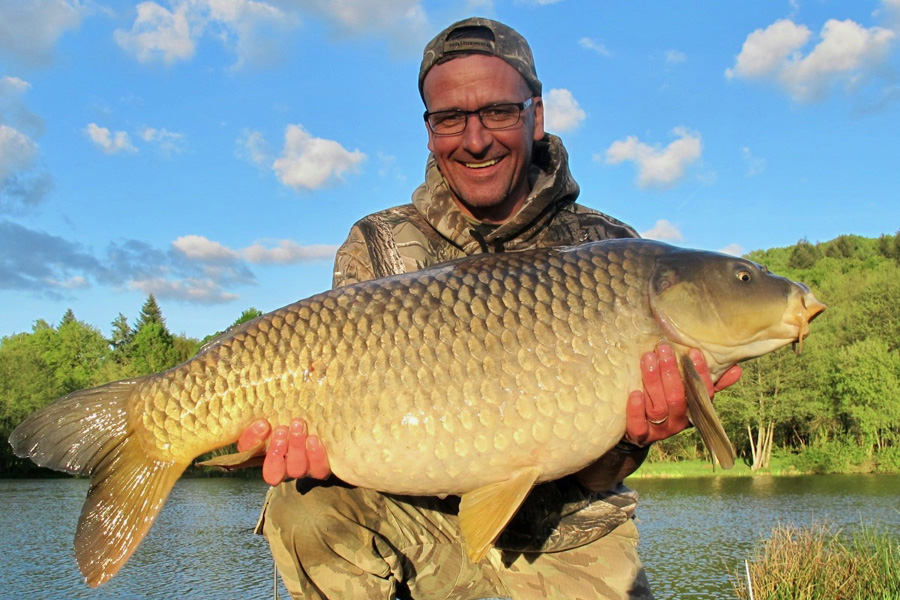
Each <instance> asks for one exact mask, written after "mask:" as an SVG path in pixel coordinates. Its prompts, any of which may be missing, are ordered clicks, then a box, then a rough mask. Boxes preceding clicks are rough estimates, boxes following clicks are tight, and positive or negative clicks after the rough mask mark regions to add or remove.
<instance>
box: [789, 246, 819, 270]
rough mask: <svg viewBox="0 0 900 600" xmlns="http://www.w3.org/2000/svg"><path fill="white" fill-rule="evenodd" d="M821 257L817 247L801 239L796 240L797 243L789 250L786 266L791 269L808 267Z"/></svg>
mask: <svg viewBox="0 0 900 600" xmlns="http://www.w3.org/2000/svg"><path fill="white" fill-rule="evenodd" d="M821 257H822V253H821V252H820V251H819V249H818V248H817V247H816V246H813V245H812V244H810V243H809V242H808V241H806V240H805V239H803V240H800V241H799V242H797V245H796V246H794V249H793V250H791V255H790V258H788V263H787V266H788V267H789V268H791V269H808V268H810V267H811V266H813V265H814V264H816V261H817V260H819V259H820V258H821Z"/></svg>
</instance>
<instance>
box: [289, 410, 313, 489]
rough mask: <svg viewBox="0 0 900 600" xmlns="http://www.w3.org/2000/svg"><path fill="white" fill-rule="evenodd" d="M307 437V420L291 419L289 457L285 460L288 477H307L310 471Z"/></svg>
mask: <svg viewBox="0 0 900 600" xmlns="http://www.w3.org/2000/svg"><path fill="white" fill-rule="evenodd" d="M307 437H308V435H307V428H306V421H304V420H303V419H294V420H293V421H291V430H290V434H289V435H288V449H287V458H286V460H285V463H286V464H285V468H286V471H287V476H288V477H292V478H294V479H299V478H300V477H306V475H307V474H308V473H309V459H308V458H307V456H306V440H307Z"/></svg>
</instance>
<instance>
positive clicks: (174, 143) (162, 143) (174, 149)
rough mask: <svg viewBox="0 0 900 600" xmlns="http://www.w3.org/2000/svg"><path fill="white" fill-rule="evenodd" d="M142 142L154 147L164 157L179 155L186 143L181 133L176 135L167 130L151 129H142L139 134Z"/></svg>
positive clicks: (185, 137)
mask: <svg viewBox="0 0 900 600" xmlns="http://www.w3.org/2000/svg"><path fill="white" fill-rule="evenodd" d="M139 135H140V137H141V139H142V140H144V141H145V142H147V143H148V144H153V145H155V146H156V147H157V148H158V149H159V151H160V152H162V153H163V154H165V155H166V156H171V155H173V154H181V152H183V151H184V147H185V144H186V143H187V136H185V135H184V134H183V133H176V132H174V131H169V130H167V129H155V128H153V127H144V128H143V129H142V130H141V131H140V133H139Z"/></svg>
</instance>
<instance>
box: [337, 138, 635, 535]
mask: <svg viewBox="0 0 900 600" xmlns="http://www.w3.org/2000/svg"><path fill="white" fill-rule="evenodd" d="M529 179H530V183H531V187H532V191H531V194H530V195H529V197H528V199H527V200H526V202H525V204H524V205H523V207H522V209H521V210H520V211H519V212H518V213H517V214H516V215H515V216H513V218H512V219H510V220H509V221H507V222H506V223H504V224H502V225H500V226H499V227H496V228H494V227H484V226H480V224H479V223H478V222H475V221H473V220H472V219H471V218H469V217H467V216H465V215H464V214H463V213H462V212H460V210H459V208H458V207H457V205H456V203H455V201H454V200H453V198H452V197H451V193H450V189H449V188H448V186H447V184H446V182H445V181H444V178H443V176H442V175H441V172H440V170H439V168H438V166H437V163H436V161H435V160H434V157H433V156H432V157H429V160H428V164H427V167H426V170H425V183H423V184H422V185H420V186H419V187H418V188H417V189H416V190H415V192H413V196H412V203H411V204H405V205H402V206H396V207H394V208H389V209H387V210H383V211H381V212H378V213H375V214H372V215H369V216H367V217H364V218H363V219H361V220H359V221H358V222H357V223H356V224H355V225H354V226H353V227H352V229H351V230H350V234H349V236H348V237H347V240H346V241H345V242H344V243H343V245H342V246H341V247H340V249H339V250H338V252H337V256H336V259H335V268H334V281H333V285H334V287H340V286H343V285H348V284H351V283H355V282H359V281H366V280H369V279H374V278H376V277H385V276H388V275H393V274H397V273H405V272H411V271H416V270H419V269H422V268H426V267H429V266H432V265H435V264H438V263H442V262H445V261H448V260H452V259H455V258H460V257H463V256H468V255H472V254H478V253H482V252H504V251H514V250H525V249H528V248H536V247H551V246H561V245H570V244H578V243H582V242H588V241H595V240H604V239H612V238H631V237H638V234H637V233H636V232H635V230H634V229H632V228H631V227H629V226H628V225H625V224H624V223H622V222H620V221H618V220H616V219H614V218H612V217H610V216H608V215H605V214H603V213H601V212H599V211H596V210H592V209H589V208H586V207H584V206H581V205H579V204H576V203H575V199H576V197H577V196H578V192H579V188H578V184H577V183H575V180H574V179H573V178H572V175H571V173H570V172H569V167H568V154H567V153H566V150H565V148H564V147H563V144H562V142H561V141H560V139H559V138H557V137H555V136H553V135H549V134H548V135H547V136H546V137H545V138H544V139H543V140H541V141H540V142H537V143H536V144H535V149H534V153H533V158H532V165H531V168H530V170H529ZM635 504H636V495H635V494H634V492H632V491H631V490H629V489H628V488H626V487H624V486H622V485H619V486H618V487H617V488H616V489H614V490H610V491H609V492H605V493H593V492H588V491H587V490H585V489H583V488H581V486H579V485H578V484H577V483H575V482H574V480H572V479H565V480H561V481H559V482H553V483H549V484H543V485H540V486H537V488H535V490H533V491H532V493H531V494H530V495H529V497H528V499H527V500H526V502H525V504H524V505H523V507H522V509H521V510H520V511H519V514H518V515H517V517H516V518H515V519H514V520H513V522H512V523H511V524H510V526H509V527H507V529H506V530H505V532H504V533H503V535H502V536H501V538H500V539H499V540H498V542H497V545H498V546H499V547H501V548H504V549H507V550H517V551H541V552H552V551H559V550H566V549H569V548H574V547H577V546H580V545H583V544H586V543H590V542H591V541H593V540H595V539H598V538H600V537H602V536H603V535H605V534H606V533H608V532H609V531H612V530H613V529H615V528H616V527H617V526H619V525H621V524H622V523H623V522H625V520H627V519H628V518H629V517H630V516H631V515H632V514H633V512H634V507H635Z"/></svg>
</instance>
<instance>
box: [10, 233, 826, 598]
mask: <svg viewBox="0 0 900 600" xmlns="http://www.w3.org/2000/svg"><path fill="white" fill-rule="evenodd" d="M750 272H752V273H753V274H754V283H753V286H755V287H752V288H748V287H747V286H748V285H750V284H748V283H746V281H745V280H744V278H743V277H738V278H735V277H734V275H735V273H737V274H739V275H740V274H743V273H750ZM710 290H714V291H712V292H711V291H710ZM822 309H824V307H823V306H822V305H821V304H819V303H818V302H817V301H816V300H815V298H814V297H813V296H812V295H811V294H810V293H809V290H808V289H807V288H805V286H802V285H801V284H796V283H793V282H790V281H788V280H785V279H783V278H780V277H777V276H774V275H772V274H770V273H768V272H767V271H765V270H764V269H762V268H761V267H759V266H758V265H754V263H750V262H749V261H743V260H741V259H736V258H733V257H727V256H724V255H716V254H713V253H705V252H699V251H691V250H681V249H677V248H674V247H672V246H668V245H665V244H660V243H656V242H648V241H644V240H614V241H606V242H595V243H589V244H584V245H581V246H572V247H565V248H555V249H537V250H527V251H521V252H514V253H507V254H486V255H479V256H475V257H469V258H465V259H459V260H456V261H452V262H450V263H445V264H442V265H438V266H436V267H432V268H429V269H424V270H422V271H417V272H414V273H407V274H403V275H397V276H393V277H388V278H384V279H379V280H374V281H369V282H363V283H359V284H354V285H352V286H347V287H343V288H338V289H334V290H330V291H328V292H325V293H322V294H318V295H316V296H312V297H310V298H307V299H305V300H301V301H299V302H296V303H294V304H292V305H289V306H286V307H284V308H281V309H278V310H276V311H274V312H272V313H269V314H266V315H263V316H261V317H259V318H258V319H255V320H254V321H251V322H249V323H245V324H244V325H242V326H239V327H237V328H235V329H234V330H232V331H229V332H226V333H225V334H223V335H221V336H219V337H218V338H216V339H215V340H214V341H213V342H211V343H210V344H208V345H207V346H206V347H204V349H202V350H201V351H200V352H199V353H198V354H197V356H196V357H194V358H193V359H191V360H190V361H188V362H186V363H184V364H182V365H180V366H178V367H175V368H173V369H170V370H168V371H165V372H162V373H157V374H154V375H149V376H146V377H143V378H138V379H135V380H130V381H122V382H114V383H111V384H107V385H105V386H101V387H99V388H94V389H91V390H83V391H80V392H75V393H73V394H70V395H69V396H66V397H64V398H62V399H60V400H58V401H57V402H55V403H53V404H51V405H50V406H48V407H46V408H44V409H42V410H41V411H39V412H37V413H35V414H34V415H32V416H31V417H29V418H28V419H27V420H26V421H25V422H24V423H23V424H22V425H20V426H19V427H18V428H17V429H16V430H15V431H14V432H13V434H12V436H11V437H10V442H11V443H12V445H13V448H14V451H15V452H16V454H17V455H19V456H27V457H30V458H31V459H32V460H34V461H35V462H36V463H37V464H39V465H42V466H47V467H50V468H56V469H60V470H65V471H68V472H71V473H79V474H83V475H92V476H93V481H92V486H91V489H90V491H89V493H88V497H87V499H86V501H85V507H84V509H83V511H82V516H81V519H80V520H79V524H78V530H77V532H76V536H75V552H76V558H77V560H78V564H79V568H80V569H81V571H82V573H84V574H85V576H86V579H87V582H88V583H89V584H90V585H92V586H95V585H99V584H100V583H102V582H104V581H106V580H108V579H109V578H110V577H112V576H113V575H114V574H115V573H116V572H117V571H118V569H119V568H120V567H121V566H122V564H124V563H125V561H126V560H127V559H128V557H129V556H130V555H131V553H132V552H133V551H134V549H135V548H136V547H137V545H138V544H139V543H140V540H141V539H142V538H143V537H144V535H145V534H146V532H147V531H148V530H149V528H150V526H151V525H152V523H153V520H154V518H155V517H156V514H157V513H158V511H159V510H160V508H161V507H162V504H163V502H164V501H165V498H166V497H167V496H168V494H169V491H170V490H171V487H172V485H174V482H175V481H176V480H177V479H178V477H179V476H180V475H181V473H182V472H183V470H184V469H185V468H186V466H187V465H188V464H190V462H191V461H192V460H194V459H195V458H196V457H197V456H199V455H201V454H204V453H206V452H208V451H210V450H213V449H216V448H220V447H222V446H224V445H227V444H229V443H232V442H234V441H236V440H237V439H238V437H239V436H240V434H241V433H242V432H243V431H244V430H245V429H246V428H247V427H248V426H249V425H250V424H251V423H253V422H254V421H255V420H257V419H259V418H265V419H267V420H268V421H269V422H270V423H271V424H272V425H273V426H277V425H287V424H288V423H289V422H290V421H291V419H293V418H296V417H302V418H304V419H305V420H306V421H307V423H308V425H309V430H310V432H311V433H314V434H316V435H318V436H319V437H320V438H321V440H322V442H323V444H324V446H325V448H327V449H328V456H329V461H330V464H331V468H332V470H333V472H334V474H335V475H336V476H337V477H339V478H341V479H343V480H344V481H346V482H348V483H350V484H353V485H358V486H363V487H369V488H373V489H378V490H382V491H385V492H391V493H399V494H420V495H445V494H459V495H460V496H461V502H460V515H459V518H460V524H461V531H462V534H463V537H464V540H465V542H466V547H467V550H468V552H469V556H470V558H471V559H472V560H473V561H477V560H479V559H480V558H481V557H482V556H483V555H484V553H485V552H486V551H487V549H488V548H489V546H490V544H491V543H492V542H493V540H494V539H495V538H496V537H497V535H499V533H500V531H501V530H502V528H503V527H504V526H505V524H506V522H508V520H509V518H511V517H512V514H514V513H515V511H516V509H517V508H518V506H519V505H520V503H521V502H522V500H523V499H524V497H525V495H526V494H527V493H528V491H529V490H530V488H531V487H532V486H533V485H535V484H536V483H538V482H541V481H546V480H550V479H556V478H559V477H562V476H564V475H567V474H570V473H573V472H575V471H577V470H579V469H581V468H582V467H585V466H586V465H588V464H590V463H592V462H593V461H595V460H596V459H597V458H598V457H600V456H601V455H602V454H604V453H605V452H606V451H607V450H608V449H609V448H611V447H612V446H613V445H615V444H616V443H617V442H618V441H619V440H620V439H621V438H622V436H623V433H624V431H625V408H626V403H627V397H628V393H629V391H631V390H635V389H640V388H641V385H642V382H641V371H640V356H641V354H642V353H643V352H646V351H649V350H652V349H653V348H654V347H655V345H656V344H657V343H658V342H659V341H661V340H666V341H668V342H669V343H670V344H672V345H673V347H674V348H675V349H676V351H677V353H678V355H679V356H681V357H684V356H685V355H686V352H687V349H688V346H697V347H699V349H700V350H701V352H703V354H704V357H705V358H706V361H707V363H708V364H709V366H710V371H711V373H712V374H713V375H714V376H718V375H720V374H721V373H722V372H723V371H724V370H725V369H726V368H727V367H728V366H730V365H731V364H734V363H735V362H737V361H738V360H743V359H746V358H749V357H752V356H758V355H760V354H763V353H765V352H768V351H771V350H773V349H775V348H777V347H779V346H782V345H785V344H787V343H790V342H791V341H792V340H796V339H798V338H802V336H804V335H805V334H806V332H807V331H808V322H809V320H810V319H811V318H812V317H813V316H815V314H817V313H818V312H820V311H821V310H822ZM707 313H709V314H714V315H716V316H717V318H715V319H710V318H707ZM710 323H716V324H717V325H716V327H719V329H715V328H712V329H711V327H713V326H712V325H710ZM682 365H683V368H684V370H685V381H686V383H689V384H690V385H688V386H687V387H688V391H689V393H688V400H689V403H692V404H690V406H691V415H692V417H694V422H695V423H696V424H697V426H698V429H699V430H700V432H701V435H702V436H703V439H704V441H706V442H707V443H708V445H710V447H711V449H712V450H713V452H714V453H715V455H716V456H717V457H718V458H719V460H720V462H722V461H723V460H724V461H725V462H724V463H723V465H724V466H729V465H730V464H731V462H733V449H732V448H731V446H730V442H728V440H727V436H725V434H724V431H723V430H722V429H721V425H719V424H718V421H717V419H716V417H715V414H714V412H712V409H711V404H709V398H708V397H707V396H706V395H705V394H706V392H705V387H704V386H703V384H702V383H700V384H697V383H696V380H698V379H699V376H698V375H697V374H696V371H695V370H694V369H693V367H692V365H691V364H689V361H688V363H684V362H683V361H682ZM704 402H705V404H704ZM695 407H696V410H695ZM698 415H699V420H698ZM69 440H77V442H76V443H74V444H71V443H69ZM246 457H247V456H246V455H244V456H241V457H238V458H239V459H243V458H246ZM230 460H232V459H230V458H222V459H220V460H219V462H221V463H222V464H227V462H228V461H230ZM234 460H235V461H237V460H238V459H234Z"/></svg>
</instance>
